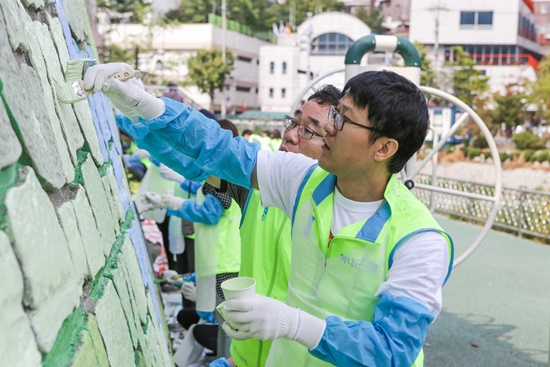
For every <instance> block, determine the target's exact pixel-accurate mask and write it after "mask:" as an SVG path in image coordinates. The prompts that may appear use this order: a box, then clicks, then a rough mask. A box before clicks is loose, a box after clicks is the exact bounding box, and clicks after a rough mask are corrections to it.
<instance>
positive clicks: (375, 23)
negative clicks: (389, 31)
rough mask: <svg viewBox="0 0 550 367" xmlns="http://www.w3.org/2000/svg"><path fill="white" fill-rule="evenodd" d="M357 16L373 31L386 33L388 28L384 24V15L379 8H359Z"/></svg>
mask: <svg viewBox="0 0 550 367" xmlns="http://www.w3.org/2000/svg"><path fill="white" fill-rule="evenodd" d="M357 18H359V19H360V20H361V21H363V23H365V24H366V25H368V26H369V28H370V30H371V32H373V33H378V34H384V33H386V28H385V27H384V26H383V25H382V22H383V21H384V16H383V15H382V14H381V13H380V10H378V8H371V9H370V11H366V10H365V8H359V10H358V11H357Z"/></svg>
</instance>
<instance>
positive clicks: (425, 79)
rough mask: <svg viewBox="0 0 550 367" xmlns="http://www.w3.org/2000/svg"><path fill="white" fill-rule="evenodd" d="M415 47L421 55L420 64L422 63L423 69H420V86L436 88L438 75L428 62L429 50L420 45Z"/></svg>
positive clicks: (416, 44)
mask: <svg viewBox="0 0 550 367" xmlns="http://www.w3.org/2000/svg"><path fill="white" fill-rule="evenodd" d="M414 46H415V47H416V49H417V50H418V53H419V54H420V62H421V63H422V67H421V69H420V70H421V71H420V85H425V86H427V87H436V83H435V81H436V79H437V75H436V74H435V72H434V71H433V69H432V64H431V63H430V60H428V50H427V49H426V47H424V46H422V45H421V44H419V43H415V44H414Z"/></svg>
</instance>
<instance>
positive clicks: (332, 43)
mask: <svg viewBox="0 0 550 367" xmlns="http://www.w3.org/2000/svg"><path fill="white" fill-rule="evenodd" d="M352 43H353V40H352V39H351V38H349V37H348V36H346V35H343V34H341V33H325V34H322V35H320V36H319V37H317V38H315V39H314V40H313V42H311V55H345V54H346V52H347V51H348V48H349V47H350V46H351V44H352Z"/></svg>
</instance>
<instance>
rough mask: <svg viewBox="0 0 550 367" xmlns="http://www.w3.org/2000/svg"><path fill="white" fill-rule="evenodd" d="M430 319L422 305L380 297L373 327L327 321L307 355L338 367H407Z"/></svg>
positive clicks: (410, 301)
mask: <svg viewBox="0 0 550 367" xmlns="http://www.w3.org/2000/svg"><path fill="white" fill-rule="evenodd" d="M433 319H434V317H433V315H432V314H431V313H430V312H429V310H428V309H427V308H426V306H424V305H422V304H421V303H419V302H417V301H415V300H413V299H411V298H408V297H403V296H399V297H395V296H392V295H388V294H383V295H382V297H380V301H378V304H377V305H376V308H375V310H374V316H373V320H372V323H371V322H367V321H362V320H360V321H357V322H353V321H342V320H341V319H340V318H339V317H336V316H329V317H327V319H326V322H327V326H326V329H325V332H324V334H323V337H322V338H321V341H320V342H319V345H318V346H317V347H316V348H315V349H313V350H310V353H311V354H312V355H314V356H315V357H317V358H319V359H321V360H323V361H326V362H329V363H332V364H333V365H335V366H341V367H343V366H345V367H356V366H357V367H358V366H393V367H410V366H412V365H413V363H414V361H415V360H416V358H417V356H418V354H419V353H420V349H421V348H422V345H423V344H424V340H425V338H426V334H427V333H428V326H429V324H430V323H431V322H432V321H433Z"/></svg>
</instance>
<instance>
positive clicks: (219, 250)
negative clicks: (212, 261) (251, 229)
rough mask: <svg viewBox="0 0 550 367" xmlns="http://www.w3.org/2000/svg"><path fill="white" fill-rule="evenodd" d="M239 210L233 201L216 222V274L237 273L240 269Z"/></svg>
mask: <svg viewBox="0 0 550 367" xmlns="http://www.w3.org/2000/svg"><path fill="white" fill-rule="evenodd" d="M240 220H241V209H240V208H239V204H237V203H236V202H235V200H231V206H230V207H229V208H227V209H225V210H224V211H223V214H222V216H221V218H220V221H219V222H218V224H217V226H218V246H217V247H216V259H217V260H216V274H224V273H238V272H239V269H240V267H241V235H240V233H239V222H240Z"/></svg>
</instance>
